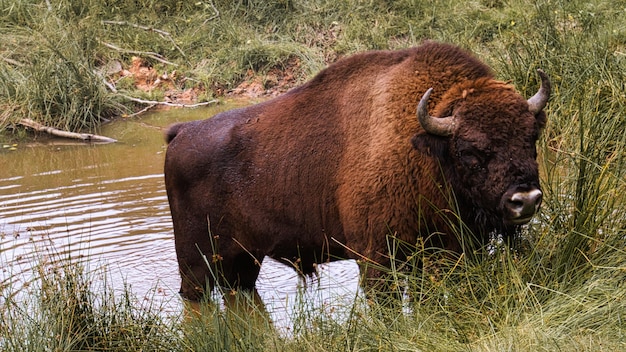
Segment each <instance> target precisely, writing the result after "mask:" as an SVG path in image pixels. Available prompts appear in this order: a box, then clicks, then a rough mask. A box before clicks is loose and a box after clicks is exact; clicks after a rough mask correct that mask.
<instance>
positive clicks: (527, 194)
mask: <svg viewBox="0 0 626 352" xmlns="http://www.w3.org/2000/svg"><path fill="white" fill-rule="evenodd" d="M542 198H543V193H541V190H539V189H537V188H533V189H531V190H528V191H524V192H507V193H506V194H505V195H504V199H503V202H504V204H503V206H504V215H505V221H507V222H508V223H511V224H513V225H522V224H525V223H527V222H529V221H530V219H531V218H532V217H533V215H535V213H536V212H537V210H539V206H540V205H541V200H542Z"/></svg>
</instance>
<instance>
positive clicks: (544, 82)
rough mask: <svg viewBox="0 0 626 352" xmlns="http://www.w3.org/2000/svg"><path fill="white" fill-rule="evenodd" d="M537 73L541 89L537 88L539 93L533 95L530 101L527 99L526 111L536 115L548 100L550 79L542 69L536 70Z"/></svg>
mask: <svg viewBox="0 0 626 352" xmlns="http://www.w3.org/2000/svg"><path fill="white" fill-rule="evenodd" d="M537 73H539V77H541V87H539V91H538V92H537V93H536V94H535V95H533V96H532V97H531V98H530V99H528V111H530V112H531V113H533V114H534V115H537V114H538V113H539V112H540V111H541V110H543V108H544V107H546V104H547V103H548V99H549V98H550V90H551V86H550V79H549V78H548V75H546V73H545V72H543V70H542V69H538V70H537Z"/></svg>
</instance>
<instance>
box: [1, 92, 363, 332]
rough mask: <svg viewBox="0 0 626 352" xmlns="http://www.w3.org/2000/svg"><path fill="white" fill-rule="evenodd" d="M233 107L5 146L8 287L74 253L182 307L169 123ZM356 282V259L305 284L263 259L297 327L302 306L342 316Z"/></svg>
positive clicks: (281, 314)
mask: <svg viewBox="0 0 626 352" xmlns="http://www.w3.org/2000/svg"><path fill="white" fill-rule="evenodd" d="M236 105H241V103H238V104H236ZM232 107H233V105H220V106H217V107H212V108H199V109H194V110H170V111H165V112H158V113H152V114H146V115H144V116H143V117H141V118H136V119H131V120H127V121H117V122H115V123H113V124H111V125H108V126H105V127H104V128H103V130H102V131H101V133H102V134H103V135H107V136H110V137H112V138H115V139H117V140H118V141H119V142H118V143H115V144H107V145H84V144H73V143H68V142H67V141H63V140H44V141H43V142H38V143H37V144H36V145H30V146H29V145H18V148H17V150H15V151H9V150H0V163H1V165H2V167H1V168H0V264H1V267H2V271H1V272H0V284H2V283H7V282H11V284H12V286H13V287H16V285H20V284H24V283H25V282H27V281H28V280H29V279H30V277H32V272H33V270H35V268H34V267H35V265H37V264H39V263H40V262H41V261H42V258H44V260H47V259H46V258H52V257H55V256H56V258H73V260H74V261H84V262H86V263H87V264H89V267H90V268H96V267H100V266H103V265H104V266H105V267H106V273H107V275H108V280H109V282H108V283H109V284H111V285H113V287H114V288H115V289H119V290H122V289H123V288H124V287H126V286H128V287H130V288H131V289H132V291H133V292H134V293H135V295H137V296H138V297H139V298H140V299H142V298H143V297H146V299H150V300H156V301H157V302H155V303H154V304H155V305H156V306H159V305H164V306H165V307H166V311H170V312H174V313H179V312H180V310H181V309H182V303H181V301H180V298H179V296H178V293H177V291H178V286H179V276H178V271H177V263H176V256H175V252H174V238H173V234H172V225H171V218H170V213H169V207H168V203H167V197H166V193H165V187H164V183H163V158H164V153H165V148H166V146H165V142H164V140H163V130H164V128H165V127H166V126H168V125H170V124H171V123H174V122H177V121H187V120H196V119H201V118H206V117H208V116H211V115H213V114H215V113H217V112H219V111H221V110H225V109H230V108H232ZM60 143H62V144H60ZM357 282H358V268H357V266H356V263H354V262H353V261H347V262H336V263H329V264H324V265H320V275H319V278H317V279H309V280H307V281H306V282H305V281H302V280H301V279H299V278H298V276H297V275H296V272H295V271H294V270H292V269H291V268H289V267H287V266H285V265H283V264H280V263H278V262H276V261H274V260H271V259H269V258H265V259H264V261H263V265H262V269H261V274H260V276H259V280H258V281H257V288H258V291H259V294H260V296H261V298H262V299H263V301H264V302H265V304H266V306H267V311H268V313H269V314H270V316H271V317H272V319H273V320H274V321H275V322H276V325H277V327H278V328H279V329H282V330H283V331H285V332H289V331H290V329H292V328H293V326H294V324H295V323H296V322H295V321H294V320H293V314H292V313H293V312H294V310H296V307H310V309H311V312H314V311H315V310H318V309H319V310H322V311H324V310H327V311H332V312H333V314H334V315H333V317H334V318H336V319H339V320H341V319H343V318H342V316H341V314H340V313H338V312H341V311H349V307H350V305H351V302H353V301H354V297H355V295H356V294H357V292H358V289H357ZM302 302H306V304H305V305H303V304H302ZM307 309H308V308H307Z"/></svg>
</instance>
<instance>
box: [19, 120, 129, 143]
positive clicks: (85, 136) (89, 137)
mask: <svg viewBox="0 0 626 352" xmlns="http://www.w3.org/2000/svg"><path fill="white" fill-rule="evenodd" d="M18 123H19V124H20V125H22V126H26V127H30V128H32V129H34V130H36V131H40V132H46V133H48V134H51V135H53V136H57V137H63V138H73V139H80V140H83V141H87V142H101V143H115V142H117V140H115V139H113V138H109V137H105V136H99V135H97V134H91V133H76V132H69V131H63V130H59V129H57V128H54V127H49V126H44V125H42V124H40V123H39V122H35V121H33V120H31V119H21V120H20V121H19V122H18Z"/></svg>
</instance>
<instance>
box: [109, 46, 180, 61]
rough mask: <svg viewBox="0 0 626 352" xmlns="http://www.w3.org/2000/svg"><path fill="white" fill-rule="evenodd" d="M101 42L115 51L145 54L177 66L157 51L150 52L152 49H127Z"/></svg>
mask: <svg viewBox="0 0 626 352" xmlns="http://www.w3.org/2000/svg"><path fill="white" fill-rule="evenodd" d="M101 43H102V45H104V46H106V47H107V48H110V49H113V50H116V51H119V52H122V53H127V54H134V55H145V56H148V57H150V58H153V59H155V60H157V61H159V62H162V63H164V64H167V65H172V66H178V64H175V63H173V62H169V61H167V60H165V59H164V58H163V56H162V55H160V54H158V53H155V52H152V51H137V50H128V49H122V48H120V47H118V46H115V45H113V44H111V43H105V42H101Z"/></svg>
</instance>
